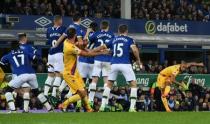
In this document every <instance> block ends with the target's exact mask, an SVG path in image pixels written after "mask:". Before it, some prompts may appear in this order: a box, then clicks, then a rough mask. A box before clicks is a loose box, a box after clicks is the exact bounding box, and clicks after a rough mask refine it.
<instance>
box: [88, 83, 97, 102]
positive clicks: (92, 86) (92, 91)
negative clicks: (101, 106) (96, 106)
mask: <svg viewBox="0 0 210 124" xmlns="http://www.w3.org/2000/svg"><path fill="white" fill-rule="evenodd" d="M95 93H96V83H94V82H92V83H91V84H90V85H89V101H91V102H93V100H94V96H95Z"/></svg>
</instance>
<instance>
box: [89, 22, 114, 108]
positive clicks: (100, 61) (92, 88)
mask: <svg viewBox="0 0 210 124" xmlns="http://www.w3.org/2000/svg"><path fill="white" fill-rule="evenodd" d="M112 38H114V34H113V33H112V32H110V31H109V22H108V21H102V22H101V24H100V31H97V32H95V33H93V34H92V35H90V36H89V40H90V41H94V43H95V47H99V46H103V45H104V44H106V43H108V42H109V41H110V40H111V39H112ZM110 60H111V55H99V56H96V57H95V58H94V67H93V74H92V82H91V84H90V85H89V100H90V102H91V104H92V103H93V99H94V96H95V92H96V84H97V83H98V79H99V77H101V75H102V76H103V78H104V84H105V83H106V82H107V77H108V73H109V71H110ZM104 86H105V85H104ZM107 102H108V101H107Z"/></svg>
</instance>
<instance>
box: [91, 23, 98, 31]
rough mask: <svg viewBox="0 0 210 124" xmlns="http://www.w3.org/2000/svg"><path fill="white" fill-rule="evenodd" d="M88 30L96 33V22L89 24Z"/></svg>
mask: <svg viewBox="0 0 210 124" xmlns="http://www.w3.org/2000/svg"><path fill="white" fill-rule="evenodd" d="M89 28H91V29H92V30H93V31H97V30H98V24H97V23H96V22H92V23H90V25H89Z"/></svg>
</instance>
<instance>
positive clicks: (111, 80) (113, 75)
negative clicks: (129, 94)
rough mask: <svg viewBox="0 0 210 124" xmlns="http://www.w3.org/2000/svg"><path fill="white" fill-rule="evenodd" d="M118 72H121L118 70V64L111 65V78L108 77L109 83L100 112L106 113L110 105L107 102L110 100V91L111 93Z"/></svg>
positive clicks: (105, 89)
mask: <svg viewBox="0 0 210 124" xmlns="http://www.w3.org/2000/svg"><path fill="white" fill-rule="evenodd" d="M118 71H119V70H118V67H117V66H116V64H113V65H111V70H110V72H109V76H108V82H107V83H106V86H105V88H104V92H103V98H102V103H101V107H100V111H104V110H105V107H106V106H107V104H108V103H107V101H108V100H109V95H110V91H111V88H112V86H113V83H114V81H115V80H116V78H117V75H118Z"/></svg>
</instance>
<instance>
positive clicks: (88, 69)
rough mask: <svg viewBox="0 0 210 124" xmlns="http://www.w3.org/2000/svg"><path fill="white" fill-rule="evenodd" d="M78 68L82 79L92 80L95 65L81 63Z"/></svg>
mask: <svg viewBox="0 0 210 124" xmlns="http://www.w3.org/2000/svg"><path fill="white" fill-rule="evenodd" d="M77 67H78V70H79V73H80V75H81V76H82V78H90V79H92V72H93V64H89V63H84V62H79V63H78V65H77Z"/></svg>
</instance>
